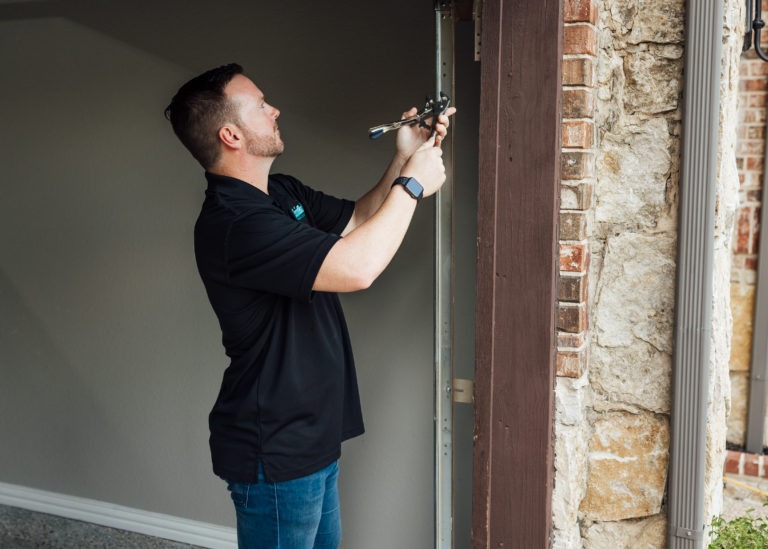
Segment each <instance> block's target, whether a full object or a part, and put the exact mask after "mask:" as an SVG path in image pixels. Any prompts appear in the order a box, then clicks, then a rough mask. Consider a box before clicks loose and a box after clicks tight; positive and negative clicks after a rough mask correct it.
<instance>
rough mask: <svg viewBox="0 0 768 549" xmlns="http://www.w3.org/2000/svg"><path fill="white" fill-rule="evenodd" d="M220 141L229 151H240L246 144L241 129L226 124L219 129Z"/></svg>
mask: <svg viewBox="0 0 768 549" xmlns="http://www.w3.org/2000/svg"><path fill="white" fill-rule="evenodd" d="M219 139H220V140H221V142H222V143H223V144H224V146H225V147H227V148H229V149H240V148H242V147H243V144H244V140H243V135H242V133H241V132H240V128H238V127H237V126H235V125H234V124H226V125H224V126H222V127H221V128H219Z"/></svg>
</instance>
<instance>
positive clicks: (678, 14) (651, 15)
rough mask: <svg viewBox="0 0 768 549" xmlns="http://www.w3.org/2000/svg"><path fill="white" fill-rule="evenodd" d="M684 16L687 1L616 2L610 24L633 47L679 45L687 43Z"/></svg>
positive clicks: (612, 4)
mask: <svg viewBox="0 0 768 549" xmlns="http://www.w3.org/2000/svg"><path fill="white" fill-rule="evenodd" d="M684 14H685V2H684V1H683V0H674V1H665V2H659V1H642V0H613V1H612V2H611V3H610V11H609V18H610V20H609V21H608V22H607V24H609V25H610V27H611V28H613V29H615V31H616V35H617V36H619V37H622V38H623V40H626V42H628V43H630V44H639V43H642V42H652V43H656V44H677V43H681V42H682V41H683V31H684V20H683V17H684ZM627 35H628V36H627Z"/></svg>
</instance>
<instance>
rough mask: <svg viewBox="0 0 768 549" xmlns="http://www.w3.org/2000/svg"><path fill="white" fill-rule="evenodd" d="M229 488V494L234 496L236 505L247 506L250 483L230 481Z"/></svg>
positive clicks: (233, 499)
mask: <svg viewBox="0 0 768 549" xmlns="http://www.w3.org/2000/svg"><path fill="white" fill-rule="evenodd" d="M227 489H228V490H229V495H230V497H231V498H232V502H233V503H234V504H235V507H246V506H247V505H248V491H249V490H250V484H246V483H243V482H228V483H227Z"/></svg>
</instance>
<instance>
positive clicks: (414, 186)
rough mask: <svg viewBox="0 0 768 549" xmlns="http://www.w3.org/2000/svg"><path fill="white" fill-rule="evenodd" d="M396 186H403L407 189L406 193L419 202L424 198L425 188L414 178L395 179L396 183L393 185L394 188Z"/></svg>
mask: <svg viewBox="0 0 768 549" xmlns="http://www.w3.org/2000/svg"><path fill="white" fill-rule="evenodd" d="M395 185H402V186H403V187H404V188H405V191H406V192H407V193H408V194H409V195H411V196H412V197H413V198H415V199H416V201H417V202H418V201H419V200H421V197H422V196H424V187H422V186H421V183H419V182H418V181H416V179H414V178H413V177H398V178H397V179H395V182H394V183H392V186H393V187H394V186H395Z"/></svg>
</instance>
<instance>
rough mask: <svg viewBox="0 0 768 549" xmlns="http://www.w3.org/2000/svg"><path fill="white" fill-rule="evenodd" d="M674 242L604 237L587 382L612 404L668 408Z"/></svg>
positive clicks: (648, 237) (660, 238)
mask: <svg viewBox="0 0 768 549" xmlns="http://www.w3.org/2000/svg"><path fill="white" fill-rule="evenodd" d="M675 249H676V248H675V239H674V237H673V236H671V235H665V234H656V235H642V234H635V233H623V234H619V235H618V236H615V237H609V238H608V240H607V245H606V247H605V255H604V258H603V264H602V270H601V273H600V280H599V282H598V286H597V296H596V300H595V304H594V309H593V310H594V338H595V339H594V343H596V344H595V345H592V349H591V355H592V360H591V363H590V380H591V381H592V383H593V387H594V388H595V389H596V390H598V391H599V392H600V393H602V394H603V396H604V397H607V398H608V399H609V400H612V401H615V402H625V403H629V404H632V405H636V406H639V407H642V408H645V409H648V410H652V411H656V412H667V411H668V410H669V390H670V371H671V360H672V359H671V354H672V342H673V336H674V298H675V296H674V284H675V263H674V258H675Z"/></svg>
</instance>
